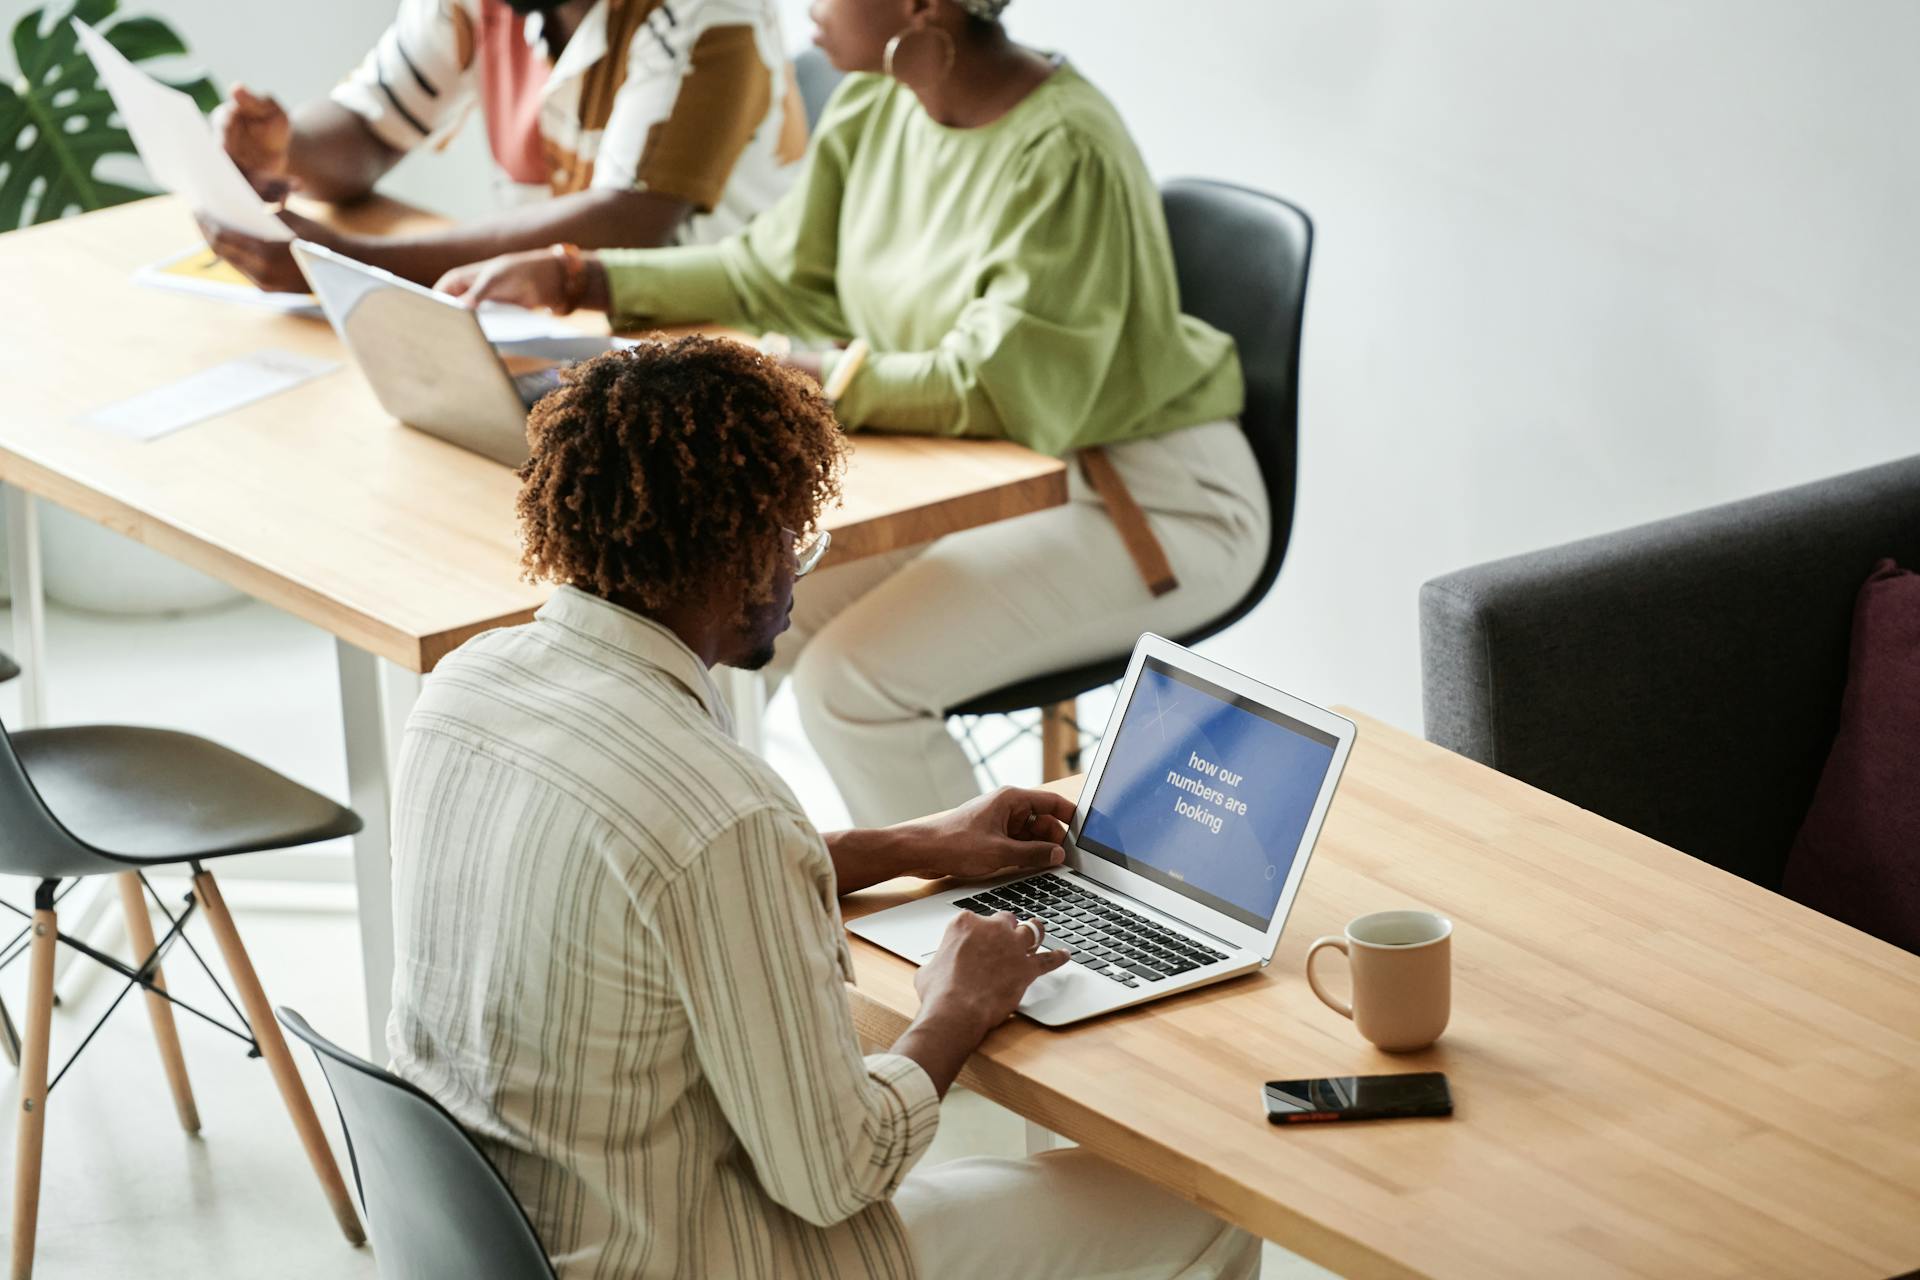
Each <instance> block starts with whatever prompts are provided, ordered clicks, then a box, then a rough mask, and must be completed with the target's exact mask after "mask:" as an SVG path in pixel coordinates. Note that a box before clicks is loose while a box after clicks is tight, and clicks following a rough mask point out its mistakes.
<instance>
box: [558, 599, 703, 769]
mask: <svg viewBox="0 0 1920 1280" xmlns="http://www.w3.org/2000/svg"><path fill="white" fill-rule="evenodd" d="M533 616H534V620H535V621H537V622H544V623H547V624H550V625H552V626H557V627H563V628H565V629H566V630H568V631H572V632H576V633H578V634H580V635H583V636H586V637H587V638H589V639H591V640H597V641H599V642H601V643H602V644H606V645H609V646H611V647H612V648H614V649H617V650H619V651H620V652H622V653H625V654H627V655H628V656H629V657H631V658H633V659H634V660H635V661H636V662H643V663H645V664H646V665H647V666H650V667H654V668H657V669H658V670H659V671H661V672H663V673H664V674H665V675H667V676H669V677H671V678H672V679H673V680H674V681H676V682H677V683H679V684H680V685H681V686H682V687H683V688H685V689H686V691H687V692H688V693H690V694H692V695H693V697H694V700H695V701H697V702H698V703H699V704H700V706H701V707H702V708H703V709H704V710H705V711H706V713H707V714H708V715H709V716H711V717H713V722H714V724H716V725H718V726H719V728H720V732H722V733H724V734H726V735H727V736H728V737H729V738H731V737H732V736H733V711H732V710H731V709H730V708H729V707H728V706H727V702H726V699H724V698H723V697H721V696H720V686H719V685H717V684H715V683H714V682H713V674H712V673H711V672H709V671H708V670H707V664H706V663H704V662H702V661H700V658H699V655H697V654H695V653H694V651H693V650H691V649H689V648H687V646H686V644H685V643H684V642H682V640H681V639H680V637H679V636H677V635H675V634H674V633H673V632H672V631H670V630H669V629H667V628H666V627H663V626H661V625H660V624H659V623H657V622H655V621H654V620H653V619H651V618H646V617H642V616H641V615H640V614H637V613H635V612H634V611H633V610H631V609H623V608H621V607H620V606H619V605H617V604H615V603H613V601H611V600H605V599H602V598H601V597H599V596H596V595H594V594H592V593H591V592H588V591H582V590H580V589H579V588H578V587H561V588H560V589H559V590H558V591H556V592H554V593H553V596H552V598H551V599H549V600H548V601H547V602H546V603H545V604H543V605H541V606H540V609H539V611H538V612H537V613H535V614H534V615H533Z"/></svg>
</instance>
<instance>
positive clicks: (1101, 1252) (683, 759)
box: [387, 337, 1259, 1280]
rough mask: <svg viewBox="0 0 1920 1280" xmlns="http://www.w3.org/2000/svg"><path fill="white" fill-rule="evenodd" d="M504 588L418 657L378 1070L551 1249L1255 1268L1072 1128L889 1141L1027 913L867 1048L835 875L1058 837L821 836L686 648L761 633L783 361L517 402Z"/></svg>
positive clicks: (664, 1257)
mask: <svg viewBox="0 0 1920 1280" xmlns="http://www.w3.org/2000/svg"><path fill="white" fill-rule="evenodd" d="M528 435H529V440H530V443H531V445H532V457H531V459H530V460H529V462H528V463H527V464H526V466H525V467H524V468H523V469H522V471H521V478H522V488H521V492H520V497H519V517H520V525H521V535H522V544H523V547H524V554H525V565H526V568H527V571H528V572H529V574H531V575H532V576H534V577H535V578H537V579H542V580H546V581H550V582H553V583H556V584H558V590H557V591H556V592H555V594H554V596H553V598H552V599H551V600H549V601H548V602H547V604H546V605H544V606H543V607H542V608H541V609H540V611H539V613H538V614H537V616H536V617H535V619H534V621H533V622H531V623H528V624H527V625H525V626H519V627H508V628H504V629H501V630H497V631H493V632H490V633H488V634H485V635H482V636H479V637H476V638H475V639H473V640H470V641H468V642H467V643H466V644H464V645H462V646H461V647H460V648H459V649H458V650H456V651H455V652H454V653H452V654H450V655H448V657H447V658H445V659H444V660H443V661H442V662H441V663H440V664H439V666H438V667H437V668H436V670H435V671H434V673H433V675H432V676H431V677H430V678H429V679H428V680H427V683H426V687H425V689H424V691H423V692H422V695H421V697H420V700H419V702H418V703H417V704H416V706H415V707H414V709H413V711H412V713H411V714H410V715H409V717H408V719H407V724H406V730H405V734H404V738H403V744H402V748H401V753H400V761H399V766H398V770H397V773H396V778H395V799H394V827H393V853H394V858H393V865H394V889H393V891H394V919H395V925H396V957H395V960H396V969H395V978H394V987H393V998H394V999H393V1013H392V1016H391V1018H390V1020H389V1022H388V1025H387V1046H388V1049H389V1052H390V1053H391V1055H392V1060H393V1069H394V1070H395V1071H396V1072H398V1073H399V1074H400V1075H401V1076H403V1077H404V1078H406V1079H407V1080H409V1081H411V1082H413V1083H414V1084H415V1085H417V1086H419V1087H420V1088H421V1089H423V1090H425V1091H426V1092H427V1093H429V1094H431V1095H432V1096H433V1097H435V1098H436V1099H438V1100H439V1101H440V1102H441V1103H442V1104H443V1105H445V1106H446V1107H447V1109H448V1110H449V1111H450V1112H451V1113H452V1114H453V1115H454V1116H455V1117H456V1118H457V1119H458V1120H459V1121H460V1122H461V1123H462V1124H463V1125H464V1126H465V1127H466V1128H467V1130H468V1131H469V1132H470V1133H472V1134H473V1135H474V1137H475V1139H476V1141H478V1142H479V1143H480V1145H481V1146H482V1147H483V1149H485V1150H486V1151H487V1153H488V1155H489V1156H490V1157H491V1158H492V1159H493V1161H494V1162H495V1164H496V1166H497V1167H498V1168H499V1169H500V1171H501V1174H502V1176H503V1177H505V1179H506V1181H507V1183H508V1185H509V1186H511V1187H512V1189H513V1191H514V1192H515V1194H516V1195H517V1196H518V1197H519V1198H520V1200H521V1202H522V1204H523V1205H524V1206H525V1207H526V1210H527V1213H528V1216H529V1218H530V1219H531V1220H532V1222H533V1224H534V1226H535V1228H536V1229H537V1230H538V1231H539V1233H540V1236H541V1239H542V1241H543V1242H544V1243H545V1245H546V1247H547V1248H548V1250H549V1252H550V1253H551V1254H552V1256H553V1260H554V1263H555V1265H556V1268H557V1270H558V1271H559V1273H560V1275H561V1277H562V1278H563V1280H589V1278H592V1280H665V1278H667V1277H686V1278H688V1280H694V1278H711V1280H720V1278H721V1277H727V1278H730V1280H732V1278H739V1280H751V1278H753V1277H768V1278H769V1280H826V1278H828V1277H834V1278H836V1280H838V1278H853V1280H910V1278H912V1277H927V1278H928V1280H966V1278H967V1277H974V1276H978V1277H983V1278H984V1277H989V1276H990V1277H994V1278H995V1280H1003V1278H1009V1277H1022V1276H1029V1277H1067V1276H1075V1277H1107V1278H1109V1280H1118V1278H1119V1277H1135V1278H1138V1280H1148V1278H1149V1277H1181V1278H1182V1280H1203V1278H1209V1277H1212V1278H1222V1277H1234V1278H1238V1280H1245V1278H1247V1277H1251V1276H1253V1275H1255V1274H1256V1273H1257V1268H1258V1264H1259V1252H1258V1246H1257V1242H1256V1241H1254V1240H1253V1239H1252V1237H1250V1236H1248V1235H1247V1234H1246V1233H1244V1232H1242V1231H1239V1230H1238V1229H1236V1228H1231V1227H1228V1226H1225V1225H1223V1224H1222V1223H1220V1222H1219V1221H1218V1220H1217V1219H1214V1218H1212V1217H1210V1216H1209V1215H1207V1214H1206V1213H1205V1212H1204V1211H1202V1210H1200V1209H1198V1208H1195V1207H1193V1206H1191V1205H1187V1204H1184V1203H1182V1202H1180V1201H1178V1200H1175V1199H1174V1198H1173V1197H1171V1196H1169V1195H1167V1194H1166V1193H1164V1192H1161V1191H1159V1190H1158V1189H1156V1188H1154V1187H1152V1186H1151V1185H1150V1184H1148V1183H1146V1182H1144V1181H1142V1180H1140V1179H1138V1178H1136V1177H1134V1176H1133V1175H1131V1174H1128V1173H1126V1172H1125V1171H1123V1170H1120V1169H1118V1168H1116V1167H1114V1166H1112V1165H1109V1164H1107V1163H1105V1162H1104V1161H1102V1160H1100V1159H1099V1158H1097V1157H1095V1156H1093V1155H1091V1154H1089V1153H1087V1152H1085V1151H1081V1150H1077V1149H1076V1150H1069V1151H1056V1152H1049V1153H1046V1154H1044V1155H1041V1156H1038V1157H1033V1158H1029V1159H1019V1160H1015V1159H1006V1160H1001V1159H990V1158H972V1159H964V1160H956V1161H950V1162H948V1163H944V1164H940V1165H937V1166H935V1167H933V1168H930V1169H916V1168H915V1165H916V1163H917V1162H918V1161H919V1160H920V1157H921V1156H922V1155H923V1154H924V1153H925V1152H926V1150H927V1147H928V1144H929V1143H931V1142H932V1140H933V1136H934V1133H935V1130H936V1128H937V1127H938V1124H939V1119H940V1105H939V1103H940V1098H941V1097H942V1095H944V1094H945V1093H946V1091H947V1088H948V1087H949V1086H950V1085H951V1084H952V1083H953V1080H954V1078H955V1076H956V1075H957V1074H958V1073H959V1071H960V1068H961V1066H962V1065H963V1064H964V1063H965V1062H966V1060H967V1058H968V1056H969V1055H970V1054H971V1053H972V1052H973V1050H974V1049H975V1047H976V1046H978V1045H979V1044H980V1042H981V1041H982V1040H983V1039H984V1038H985V1037H987V1036H988V1035H990V1034H991V1033H992V1031H993V1029H994V1028H995V1027H997V1026H999V1025H1000V1024H1001V1023H1003V1022H1005V1021H1006V1020H1007V1019H1008V1018H1009V1017H1010V1016H1012V1014H1013V1012H1014V1009H1015V1007H1016V1006H1017V1005H1018V1003H1019V1001H1020V999H1021V996H1022V994H1023V993H1024V992H1025V991H1026V989H1027V987H1028V985H1029V984H1030V983H1032V982H1034V981H1035V980H1037V979H1040V978H1042V977H1043V976H1044V975H1046V974H1047V973H1048V972H1049V971H1051V970H1053V969H1056V968H1058V967H1059V966H1060V965H1061V964H1062V963H1064V962H1065V960H1066V958H1067V957H1066V955H1065V953H1064V952H1062V951H1059V950H1047V951H1042V950H1040V944H1041V942H1042V940H1043V938H1044V934H1045V925H1044V922H1041V921H1031V922H1027V923H1022V922H1019V921H1017V920H1016V919H1015V917H1013V916H1012V915H1009V914H1005V913H1002V914H1000V915H997V916H993V917H980V916H975V915H972V914H967V913H962V914H961V915H959V916H958V917H957V918H956V919H955V921H954V924H953V927H952V928H951V929H949V931H948V932H947V935H946V938H945V940H944V942H943V944H942V946H941V948H940V950H939V952H938V953H937V954H936V955H935V956H934V957H932V958H931V959H930V960H929V962H928V963H927V964H926V965H925V966H923V967H922V968H921V969H920V970H919V972H918V975H917V977H916V985H917V987H918V989H919V991H920V996H921V1007H920V1011H919V1013H918V1015H917V1016H916V1017H915V1018H914V1019H913V1021H912V1022H911V1024H909V1026H908V1027H907V1029H906V1031H905V1032H904V1034H902V1035H901V1036H900V1038H899V1039H898V1040H897V1041H895V1042H894V1043H893V1045H892V1046H891V1047H890V1049H889V1050H888V1051H887V1052H884V1053H873V1054H865V1055H863V1054H862V1052H861V1048H860V1045H859V1042H858V1040H857V1038H856V1037H855V1034H854V1027H853V1021H852V1016H851V1012H850V1009H849V1007H848V1001H847V996H846V991H845V986H844V983H845V982H846V981H848V980H850V978H851V976H852V960H851V957H850V954H849V951H848V947H847V942H846V935H845V933H844V931H843V929H842V927H841V921H840V914H839V909H838V905H837V898H838V895H840V894H842V893H847V892H850V891H852V890H855V889H859V888H863V887H865V886H867V885H871V884H875V883H877V882H879V881H882V880H886V879H890V878H892V877H894V876H899V875H921V876H949V875H961V876H981V875H989V874H993V873H996V872H999V871H1002V870H1006V869H1012V868H1034V867H1045V866H1051V865H1055V864H1057V863H1059V862H1060V861H1061V859H1062V849H1061V845H1062V841H1063V840H1064V837H1065V822H1066V820H1067V819H1068V818H1070V817H1071V815H1072V806H1071V805H1070V804H1069V803H1068V802H1067V801H1065V800H1064V799H1062V798H1061V797H1059V796H1056V795H1054V794H1052V793H1050V792H1045V791H1034V790H1015V789H1006V790H1002V791H999V792H996V793H995V794H993V795H990V796H986V797H982V798H979V799H977V800H974V801H971V802H969V803H968V804H965V805H963V806H961V807H960V808H958V809H955V810H952V811H949V812H946V813H942V814H936V815H934V816H931V817H927V818H923V819H919V820H916V821H912V822H907V823H902V824H900V825H898V826H894V827H889V828H885V829H881V830H866V831H842V832H837V833H833V834H829V835H826V836H822V835H821V833H820V832H818V831H817V830H815V829H814V827H813V826H812V825H811V824H810V823H809V822H808V821H807V818H806V816H805V814H804V813H803V812H802V810H801V808H800V805H799V803H798V801H797V800H796V799H795V798H794V796H793V793H792V792H791V791H790V790H789V789H788V788H787V786H786V784H785V783H784V782H783V781H781V779H780V777H779V776H778V775H777V774H776V773H775V772H774V771H773V769H772V768H771V767H770V766H769V765H768V764H767V763H766V762H765V761H764V760H762V759H760V758H759V757H757V756H755V755H754V754H752V753H751V752H749V751H747V750H745V749H744V748H742V747H740V746H739V745H738V744H736V743H735V742H734V741H733V739H732V737H731V732H730V720H729V716H728V712H727V708H726V704H725V703H724V702H723V701H722V700H721V698H720V694H719V692H718V690H717V689H716V687H715V685H714V682H713V680H712V678H711V677H710V675H709V674H708V670H709V668H710V667H711V666H713V665H714V664H715V663H722V662H724V663H728V664H730V665H735V666H743V667H754V666H758V665H760V664H763V663H765V662H766V661H768V660H769V659H770V658H771V656H772V653H773V641H774V638H775V637H776V636H777V635H779V634H780V632H781V630H782V629H783V628H784V627H785V625H786V620H787V615H788V611H789V610H790V609H791V607H792V602H793V584H794V580H795V579H796V578H798V577H800V576H801V575H802V574H804V573H805V572H806V571H807V570H808V569H810V568H811V567H812V566H813V564H814V563H815V562H816V561H817V560H818V559H819V555H820V552H822V551H823V550H824V549H825V547H826V539H825V537H824V535H821V534H819V533H818V532H817V531H816V530H817V525H818V518H819V514H820V511H821V508H822V507H823V505H824V504H825V503H826V502H827V501H829V500H830V499H831V497H832V496H833V494H834V492H835V489H836V485H837V481H838V475H839V470H840V468H841V466H842V456H843V453H842V451H843V449H844V447H845V446H844V443H843V441H842V439H841V435H840V431H839V427H838V425H837V424H836V422H835V421H834V416H833V411H832V407H831V406H830V405H829V404H828V403H827V402H826V400H825V399H823V398H822V397H821V395H820V394H819V392H818V391H817V389H815V388H814V386H813V384H812V383H811V382H810V381H809V380H807V379H806V378H805V377H804V376H802V375H801V374H798V373H796V372H794V371H792V370H790V369H787V368H784V367H783V366H781V365H779V364H777V363H775V362H774V361H773V360H771V359H769V358H768V357H766V356H763V355H761V354H759V353H757V352H755V351H752V350H750V349H748V348H746V347H745V346H742V345H739V344H735V343H730V342H727V341H724V340H720V339H712V338H700V337H689V338H682V339H679V340H677V341H674V342H670V343H669V342H651V343H644V344H641V345H639V346H636V347H634V348H632V349H630V350H621V351H614V352H609V353H608V354H606V355H602V356H600V357H597V358H596V359H594V360H592V361H589V362H587V363H585V364H583V365H580V366H576V367H575V368H574V369H572V370H570V371H569V372H568V373H567V374H566V375H565V377H564V381H563V384H562V385H561V387H560V388H559V389H558V390H556V391H554V392H553V393H551V394H550V395H548V396H547V397H546V398H545V399H544V400H542V401H541V402H540V403H539V405H538V406H536V407H535V409H534V411H533V415H532V418H531V420H530V421H529V424H528Z"/></svg>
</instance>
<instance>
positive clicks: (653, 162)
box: [333, 0, 807, 243]
mask: <svg viewBox="0 0 1920 1280" xmlns="http://www.w3.org/2000/svg"><path fill="white" fill-rule="evenodd" d="M543 17H544V15H542V14H539V13H535V14H532V15H529V16H528V17H525V18H522V17H520V16H519V15H517V14H515V13H513V12H512V11H511V10H510V9H508V8H507V6H505V5H504V4H502V3H501V2H500V0H400V11H399V13H398V14H397V15H396V16H395V18H394V21H393V25H392V26H391V27H389V28H387V31H386V33H385V34H384V35H382V36H381V37H380V40H379V42H378V43H376V44H375V45H374V47H373V48H372V49H371V50H370V51H369V52H368V53H367V56H366V58H365V59H364V60H363V61H362V62H361V64H360V65H359V67H357V68H356V69H355V70H354V71H353V73H352V74H351V75H349V76H348V77H347V78H346V79H345V80H344V81H342V82H341V84H340V85H339V86H338V87H337V88H335V89H334V92H333V98H334V101H336V102H338V103H339V104H340V105H342V106H344V107H346V108H348V109H349V110H351V111H353V112H354V113H355V114H357V115H359V116H360V117H361V118H362V119H363V120H365V121H366V122H367V127H368V128H369V129H371V130H372V131H373V133H374V135H375V136H377V137H378V138H379V139H380V140H381V141H383V142H385V143H386V144H387V145H389V146H391V147H393V148H395V149H396V150H400V151H411V150H412V149H413V148H414V147H416V146H419V145H421V144H422V143H425V142H428V141H430V140H431V141H441V140H444V139H446V138H447V137H449V136H450V135H451V134H452V133H453V132H454V131H455V130H456V129H458V128H459V127H460V125H461V123H462V122H463V121H464V120H465V119H466V118H467V116H468V115H469V114H470V112H471V111H472V110H473V109H474V107H476V106H478V107H479V108H480V109H481V110H482V111H483V113H484V114H485V116H486V122H487V131H488V134H489V137H490V141H491V143H492V147H493V153H494V158H495V159H496V160H497V161H498V162H499V164H500V167H501V169H502V171H503V172H504V173H505V174H506V175H507V176H508V177H509V178H511V179H512V180H513V181H515V182H518V183H523V184H529V185H534V186H543V187H547V188H550V189H551V190H552V191H554V192H555V193H557V194H565V193H567V192H572V191H580V190H583V189H585V188H587V187H590V186H591V187H610V188H614V189H625V188H636V189H638V190H642V191H656V192H659V193H661V194H663V195H668V196H673V197H676V198H678V199H682V200H685V201H687V202H688V203H689V204H691V205H692V206H693V209H694V213H693V215H692V216H691V217H689V218H688V220H687V222H686V224H685V225H684V226H683V227H682V228H681V230H680V233H679V235H678V237H677V238H678V239H679V240H681V241H684V242H689V243H699V242H707V241H712V240H718V239H720V238H721V237H723V236H726V235H729V234H731V233H732V232H734V231H737V230H739V228H740V227H742V226H744V225H745V224H746V222H747V221H748V220H749V219H750V218H752V217H753V216H754V215H755V214H757V213H759V212H760V211H761V210H762V209H764V208H766V207H767V206H768V205H770V204H772V203H773V202H774V200H776V199H777V198H778V197H779V196H780V194H781V193H782V192H784V191H785V190H786V189H787V186H788V185H789V183H790V182H791V181H792V179H793V176H794V174H795V173H796V172H798V169H799V164H798V162H799V160H800V158H801V156H802V155H803V154H804V153H805V150H806V142H807V124H806V115H805V109H804V107H803V106H802V104H801V101H800V93H799V88H798V86H797V85H796V84H795V82H794V79H793V75H792V71H791V69H790V68H789V67H788V65H787V58H786V52H785V50H784V49H783V48H782V43H783V41H782V37H781V34H780V20H779V13H778V11H777V9H776V8H775V6H774V4H773V0H599V2H598V3H596V4H595V5H594V6H593V7H592V8H591V9H590V10H588V12H587V14H586V16H585V17H584V18H583V19H582V20H581V22H580V25H579V28H578V29H577V30H575V31H574V32H573V34H572V36H571V37H570V38H569V39H568V41H567V44H566V47H565V48H564V49H562V50H561V51H560V53H559V56H558V57H557V58H556V57H554V56H552V55H551V54H549V53H548V51H547V46H546V43H545V41H544V39H543V28H544V21H543Z"/></svg>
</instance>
